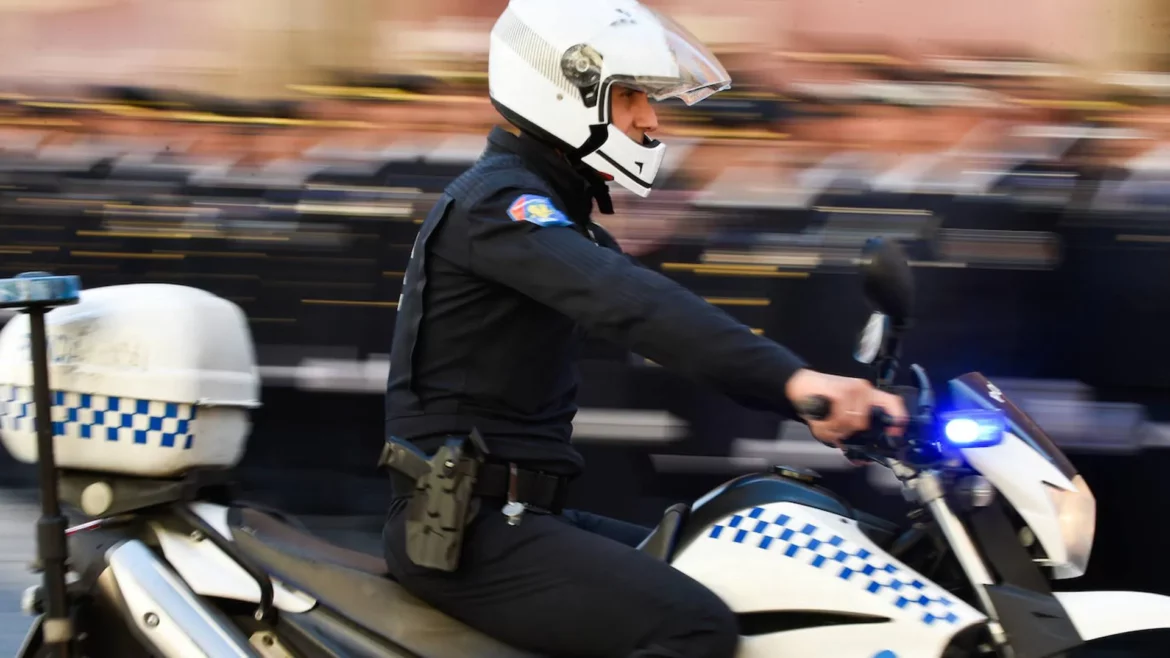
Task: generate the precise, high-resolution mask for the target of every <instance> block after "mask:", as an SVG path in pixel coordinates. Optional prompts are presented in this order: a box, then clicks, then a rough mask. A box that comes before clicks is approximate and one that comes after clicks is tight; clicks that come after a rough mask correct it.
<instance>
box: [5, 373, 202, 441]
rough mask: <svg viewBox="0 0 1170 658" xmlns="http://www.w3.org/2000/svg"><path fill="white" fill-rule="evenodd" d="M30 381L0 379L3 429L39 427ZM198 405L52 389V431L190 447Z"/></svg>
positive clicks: (28, 430)
mask: <svg viewBox="0 0 1170 658" xmlns="http://www.w3.org/2000/svg"><path fill="white" fill-rule="evenodd" d="M35 418H36V408H35V405H34V404H33V399H32V389H31V388H30V387H28V386H12V385H10V384H0V429H4V430H7V431H14V432H20V431H26V432H31V431H34V429H35V426H34V419H35ZM194 420H195V405H192V404H185V403H178V402H159V401H156V400H139V399H135V398H124V397H116V396H110V395H91V394H89V393H74V392H66V391H53V435H54V436H57V437H67V438H71V439H83V440H84V439H100V440H105V441H122V442H126V443H135V444H138V445H148V446H154V447H158V448H178V449H180V450H190V449H191V445H192V443H193V442H194V439H195V436H194V434H192V429H193V428H192V427H191V423H192V422H193V421H194Z"/></svg>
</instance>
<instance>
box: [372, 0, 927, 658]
mask: <svg viewBox="0 0 1170 658" xmlns="http://www.w3.org/2000/svg"><path fill="white" fill-rule="evenodd" d="M489 86H490V96H491V101H492V103H493V105H494V106H495V107H496V109H497V110H498V111H499V112H500V113H501V114H502V115H503V116H504V117H505V118H506V119H507V120H508V121H509V122H510V123H512V124H513V125H514V126H515V127H516V128H517V129H518V132H519V135H518V136H516V135H514V134H512V133H510V132H507V131H504V130H502V129H496V130H494V131H493V132H492V133H491V135H490V137H489V140H488V146H487V149H486V151H485V152H484V154H483V155H482V157H481V158H480V159H479V161H478V162H477V163H476V164H475V165H474V166H473V167H472V168H471V169H470V170H469V171H467V172H466V173H464V174H463V175H462V176H460V177H459V178H458V179H456V180H455V181H454V182H452V183H451V184H450V186H449V187H448V188H447V189H446V190H445V192H444V194H443V195H442V196H441V198H440V199H439V201H438V203H437V204H436V205H435V207H434V208H433V210H432V211H431V213H430V214H429V216H428V217H427V219H426V221H425V222H424V223H423V225H422V227H421V229H420V231H419V234H418V237H417V240H416V242H415V245H414V250H413V253H412V256H411V261H410V264H409V266H408V269H407V274H406V277H405V279H404V282H403V294H402V297H401V299H400V303H399V310H398V320H397V323H396V327H395V332H394V340H393V345H392V351H391V366H390V377H389V382H388V390H387V421H386V431H387V435H388V437H394V440H399V439H403V440H408V441H410V442H412V443H413V444H414V445H416V446H418V447H419V448H421V449H422V450H423V451H425V452H428V453H429V452H433V451H434V450H436V449H437V448H438V447H439V446H440V445H441V444H442V443H443V442H444V441H445V440H446V439H447V438H448V437H451V436H458V435H467V434H468V433H471V432H472V431H473V430H476V431H477V432H478V433H480V434H482V436H483V437H484V443H485V444H486V446H487V448H488V449H489V452H490V454H489V455H488V457H487V461H486V463H485V464H484V468H483V470H482V472H481V473H480V476H479V478H478V479H477V482H476V485H475V487H476V490H475V494H476V501H477V503H478V504H477V505H476V507H474V508H473V509H472V511H471V512H470V520H469V522H468V524H467V526H466V533H465V537H464V539H463V545H462V550H461V554H460V557H459V563H458V567H457V568H455V569H454V570H450V571H444V570H440V569H433V568H428V567H425V566H419V565H418V564H416V563H415V562H413V561H412V560H411V558H410V556H409V555H408V551H407V549H406V546H407V541H408V536H407V535H408V534H409V533H408V532H407V530H406V528H407V523H406V521H405V520H404V517H405V516H406V514H405V513H404V510H405V509H406V508H407V502H406V499H407V498H408V497H409V496H410V495H411V494H412V489H411V485H410V483H409V482H405V483H403V482H402V481H401V478H399V480H398V481H397V482H396V495H397V497H396V499H395V502H394V504H393V505H392V508H391V510H390V513H389V515H388V520H387V525H386V529H385V533H384V538H385V550H386V558H387V562H388V564H389V567H390V570H391V573H392V575H393V576H394V577H395V578H396V579H397V580H398V581H399V582H400V583H401V584H402V585H403V586H404V587H405V588H407V589H408V590H409V591H411V592H412V593H413V594H415V595H416V596H418V597H419V598H421V599H423V600H424V601H427V602H428V603H430V604H431V605H433V606H435V607H436V608H438V609H440V610H442V611H444V612H446V613H447V614H449V615H451V616H452V617H455V618H457V619H459V620H461V621H463V622H464V623H466V624H468V625H470V626H472V627H475V628H478V629H480V630H481V631H483V632H485V633H487V634H489V635H492V636H494V637H496V638H498V639H500V640H502V641H504V642H507V643H509V644H511V645H514V646H516V647H520V648H523V649H527V650H530V651H534V652H536V653H540V654H546V655H555V656H564V655H574V656H622V657H624V656H642V657H645V658H649V657H666V656H672V657H676V658H682V657H686V658H691V657H694V658H727V657H730V656H733V655H734V653H735V651H736V647H737V644H738V638H739V633H738V629H737V626H736V620H735V618H734V616H733V615H732V613H731V612H730V610H729V609H728V608H727V606H726V605H725V604H724V603H723V602H722V601H721V600H720V599H719V598H718V597H717V596H715V595H714V594H713V593H711V592H710V591H709V590H707V589H706V588H704V587H703V586H702V585H700V584H699V583H698V582H696V581H694V580H692V579H691V578H689V577H687V576H686V575H684V574H682V573H680V572H678V571H676V570H675V569H673V568H672V567H671V566H669V565H668V564H666V563H664V562H661V561H659V560H656V559H654V558H652V557H650V556H648V555H646V554H644V553H641V552H639V551H637V550H635V548H634V547H635V546H636V545H637V544H638V543H639V542H640V541H641V540H642V539H644V538H645V537H646V535H647V532H648V531H647V530H646V529H645V528H641V527H639V526H634V525H631V524H627V523H624V522H620V521H616V520H611V519H604V518H600V517H597V516H593V515H587V514H584V513H580V512H575V511H571V510H562V509H561V505H562V502H563V499H564V490H565V486H564V485H565V484H566V483H567V482H568V481H569V480H570V479H571V478H573V477H575V476H577V475H578V474H579V473H580V472H581V471H582V466H583V464H582V460H581V457H580V455H579V454H578V453H577V452H576V450H574V448H573V447H572V445H571V444H570V431H571V427H572V420H573V416H574V413H575V412H576V405H575V403H574V398H575V395H576V391H577V370H576V366H575V355H576V353H577V350H578V346H579V344H580V340H581V335H582V333H583V332H587V333H588V334H590V335H593V336H599V337H605V338H608V339H610V340H612V341H615V342H617V343H619V344H622V345H624V346H627V347H629V348H631V349H633V350H634V351H636V352H637V353H638V354H640V355H642V356H645V357H647V358H650V359H652V360H654V361H655V362H657V363H659V364H661V365H662V366H665V367H667V368H671V369H674V370H675V371H678V372H681V373H683V374H685V375H689V376H691V377H693V378H696V379H698V380H700V381H704V382H707V383H708V384H710V385H711V386H713V387H714V388H716V389H718V390H720V391H722V392H724V393H725V394H727V395H729V396H732V397H733V398H734V399H736V400H737V401H739V402H740V403H742V404H744V405H746V406H749V407H753V408H758V409H765V410H773V411H777V412H780V413H783V414H785V415H787V416H788V417H796V413H795V411H794V405H793V403H792V401H793V400H799V399H803V398H805V397H807V396H812V395H822V396H825V397H827V398H829V399H830V400H831V401H832V403H833V406H832V409H833V412H832V415H830V416H829V417H828V418H826V419H825V420H822V421H811V420H810V421H808V422H809V425H810V427H811V428H812V430H813V433H814V434H815V435H816V436H817V437H818V438H820V439H821V440H822V441H825V442H827V443H831V444H835V443H837V442H839V441H840V440H841V439H843V438H845V437H847V436H849V435H850V434H852V433H854V432H856V431H859V430H861V429H863V428H864V427H865V426H866V424H867V423H868V419H869V414H868V410H869V408H870V407H871V406H874V405H876V406H880V407H883V408H884V409H885V410H886V411H887V413H889V414H890V415H892V416H893V417H895V418H898V419H903V418H905V416H906V413H905V409H904V408H903V406H902V403H901V401H900V400H899V399H897V398H895V397H893V396H890V395H887V394H885V393H882V392H878V391H875V390H874V389H873V387H872V386H870V385H869V384H868V383H867V382H865V381H863V380H857V379H847V378H843V377H836V376H832V375H827V374H822V373H818V372H815V371H813V370H810V369H808V368H807V367H805V364H804V363H803V362H802V361H801V360H800V359H799V358H798V357H797V356H795V355H794V354H792V353H791V352H790V351H788V350H787V349H785V348H783V347H781V346H779V345H777V344H775V343H773V342H772V341H769V340H767V339H766V338H763V337H760V336H756V335H755V334H753V333H752V332H751V331H750V330H749V329H748V328H747V327H746V326H744V325H743V324H741V323H739V322H737V321H736V320H734V319H732V318H731V317H730V316H728V315H726V314H725V313H723V312H722V311H720V310H719V309H717V308H715V307H712V306H710V305H708V304H707V303H706V302H704V301H703V300H702V299H701V298H700V297H697V296H696V295H694V294H692V293H691V292H689V291H688V290H686V289H685V288H683V287H681V286H679V285H678V284H676V283H674V282H673V281H671V280H670V279H668V278H666V277H664V276H662V275H660V274H658V273H656V272H654V271H651V270H649V269H646V268H643V267H641V266H640V265H639V264H638V263H637V262H635V261H633V260H632V259H630V258H627V257H626V256H623V255H622V254H621V252H620V249H619V248H618V245H617V244H616V242H615V241H614V240H613V238H612V237H610V236H609V235H608V234H607V233H606V232H605V230H604V229H602V228H601V227H600V226H599V225H597V224H596V223H594V222H593V221H592V220H591V212H592V210H593V206H594V204H596V205H597V207H598V209H599V210H600V211H601V212H602V213H603V214H605V213H611V212H612V207H611V204H610V201H609V196H608V192H607V188H606V184H607V182H608V181H614V182H616V183H618V184H620V185H622V186H623V187H625V188H627V189H630V190H632V191H634V192H635V193H637V194H639V195H642V196H645V195H646V194H648V193H649V192H650V189H651V187H652V185H653V182H654V179H655V174H656V173H657V172H658V168H659V165H660V164H661V162H662V156H663V150H664V148H665V147H664V145H663V144H662V143H660V142H658V141H656V140H654V139H653V138H651V137H650V136H649V133H651V132H652V131H653V130H654V129H655V128H656V126H657V119H656V117H655V113H654V110H653V108H652V107H651V105H650V102H649V101H651V100H655V101H658V100H663V99H666V98H681V99H682V100H683V101H685V102H687V103H688V104H690V103H695V102H698V101H700V100H702V99H703V98H705V97H707V96H709V95H711V94H713V93H715V92H717V91H720V90H722V89H726V88H727V87H729V86H730V80H729V79H728V75H727V72H726V71H725V70H724V69H723V67H722V66H721V65H720V64H719V62H718V60H717V59H716V58H715V57H714V56H713V55H712V54H711V53H710V52H708V50H707V49H706V48H705V47H703V46H702V45H701V44H700V43H698V42H697V40H695V39H694V37H693V36H691V35H690V34H689V33H688V32H686V31H685V30H684V29H682V28H680V27H679V26H678V25H676V24H675V23H674V22H673V21H671V20H670V19H668V18H666V17H664V16H662V15H660V14H659V13H657V12H655V11H654V10H651V9H649V8H647V7H644V6H642V5H641V4H639V3H637V2H635V1H634V0H593V1H591V2H580V0H511V2H510V4H509V5H508V7H507V9H506V10H505V11H504V12H503V14H502V15H501V16H500V18H499V20H498V21H497V22H496V24H495V26H494V28H493V29H492V32H491V45H490V55H489ZM509 503H511V504H509ZM505 507H506V508H507V509H506V510H504V511H502V508H505ZM505 511H506V512H507V513H505ZM517 512H520V513H519V514H518V513H517Z"/></svg>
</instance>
